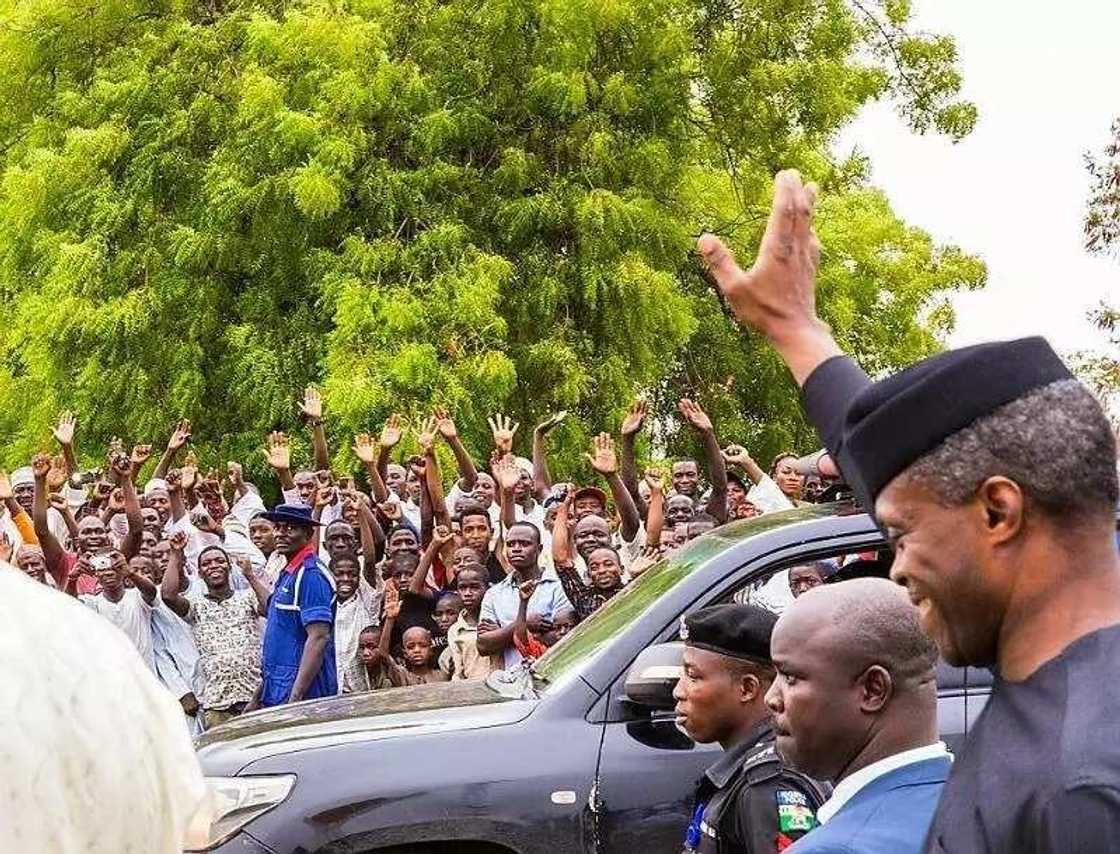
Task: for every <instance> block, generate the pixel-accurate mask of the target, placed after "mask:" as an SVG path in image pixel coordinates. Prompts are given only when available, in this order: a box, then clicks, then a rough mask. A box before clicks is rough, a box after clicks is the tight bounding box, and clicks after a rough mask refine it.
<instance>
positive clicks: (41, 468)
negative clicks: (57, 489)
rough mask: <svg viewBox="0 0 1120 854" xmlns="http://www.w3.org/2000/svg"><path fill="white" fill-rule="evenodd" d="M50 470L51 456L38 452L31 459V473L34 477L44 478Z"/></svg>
mask: <svg viewBox="0 0 1120 854" xmlns="http://www.w3.org/2000/svg"><path fill="white" fill-rule="evenodd" d="M50 470H51V458H50V457H48V456H47V455H46V454H44V453H38V454H36V455H35V456H34V457H33V458H32V459H31V473H32V474H33V475H34V476H35V479H36V480H38V479H46V477H47V475H48V474H49V473H50Z"/></svg>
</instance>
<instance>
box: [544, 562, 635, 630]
mask: <svg viewBox="0 0 1120 854" xmlns="http://www.w3.org/2000/svg"><path fill="white" fill-rule="evenodd" d="M556 574H557V575H558V576H560V584H561V585H562V586H563V587H564V595H566V596H567V597H568V601H569V602H571V603H572V607H573V608H575V609H576V616H577V617H578V618H579V619H580V620H585V619H587V618H588V617H589V616H591V615H592V614H594V613H595V612H596V611H598V610H599V609H600V608H602V607H603V605H604V603H606V602H607V600H608V599H610V598H611V597H612V596H614V594H616V593H617V592H618V591H619V590H621V589H622V582H621V581H620V582H619V583H618V585H617V586H615V587H612V588H610V589H609V590H602V589H601V588H598V587H595V586H594V585H591V584H588V583H587V582H586V581H584V580H583V579H582V578H580V577H579V572H577V571H576V568H575V567H574V566H558V567H556Z"/></svg>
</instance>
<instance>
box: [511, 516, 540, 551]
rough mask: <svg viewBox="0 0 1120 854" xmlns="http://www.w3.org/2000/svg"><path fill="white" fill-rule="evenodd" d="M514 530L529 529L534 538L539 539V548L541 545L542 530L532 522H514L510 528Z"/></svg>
mask: <svg viewBox="0 0 1120 854" xmlns="http://www.w3.org/2000/svg"><path fill="white" fill-rule="evenodd" d="M514 528H528V529H529V530H531V531H532V532H533V536H534V537H536V538H537V545H538V546H539V545H540V544H541V529H540V528H538V527H537V526H536V525H534V524H533V523H532V522H514V523H513V524H512V525H510V526H509V530H510V531H512V530H513V529H514Z"/></svg>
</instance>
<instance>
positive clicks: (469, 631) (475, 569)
mask: <svg viewBox="0 0 1120 854" xmlns="http://www.w3.org/2000/svg"><path fill="white" fill-rule="evenodd" d="M457 578H458V582H459V593H458V597H459V601H460V603H461V605H462V608H461V610H460V611H459V613H458V614H457V615H456V620H455V622H454V623H452V625H451V626H449V627H448V629H447V649H446V650H445V651H444V653H443V655H442V656H441V657H440V669H441V670H442V671H443V672H444V673H446V674H448V675H449V676H450V677H451V678H452V679H453V680H456V681H458V680H463V679H485V678H486V677H487V676H489V675H490V673H491V671H493V670H494V663H493V660H492V659H491V658H490V657H489V656H483V655H479V654H478V618H479V614H480V613H481V611H482V597H483V596H484V595H485V594H486V590H487V589H488V588H489V586H490V584H489V573H487V571H486V567H484V566H483V565H482V564H481V563H478V562H477V560H476V561H475V562H474V563H471V564H467V565H465V566H463V568H461V569H460V570H459V573H458V576H457Z"/></svg>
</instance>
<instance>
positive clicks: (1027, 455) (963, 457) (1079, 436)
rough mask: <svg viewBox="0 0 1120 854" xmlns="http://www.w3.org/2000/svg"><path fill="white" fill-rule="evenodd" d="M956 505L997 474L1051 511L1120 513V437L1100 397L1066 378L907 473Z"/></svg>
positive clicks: (959, 435)
mask: <svg viewBox="0 0 1120 854" xmlns="http://www.w3.org/2000/svg"><path fill="white" fill-rule="evenodd" d="M903 474H904V476H906V477H909V478H910V479H911V480H912V481H913V482H914V483H917V484H919V485H921V486H924V487H925V488H927V489H929V490H930V491H932V492H933V493H934V494H935V495H936V496H937V497H938V500H940V501H941V502H942V503H943V504H945V505H946V506H949V507H955V506H960V505H962V504H965V503H967V502H968V501H969V500H970V499H971V498H972V496H973V495H974V494H975V493H976V490H977V488H978V487H979V486H980V484H982V483H983V482H984V481H985V480H987V479H988V478H990V477H996V476H1003V477H1006V478H1009V479H1010V480H1013V481H1014V482H1015V483H1017V484H1018V485H1019V486H1020V487H1021V488H1022V490H1023V492H1024V493H1026V495H1027V497H1028V499H1029V500H1030V501H1032V502H1033V503H1035V504H1037V505H1038V506H1039V507H1041V508H1042V509H1043V511H1044V512H1046V513H1048V514H1050V515H1052V516H1057V517H1062V518H1067V517H1074V516H1077V515H1079V514H1083V513H1085V512H1086V511H1088V512H1096V513H1100V512H1101V511H1108V512H1112V511H1113V510H1114V509H1115V507H1116V502H1117V497H1118V493H1120V488H1118V485H1117V476H1116V440H1115V438H1114V436H1113V434H1112V428H1111V427H1110V425H1109V423H1108V419H1107V418H1106V417H1105V414H1104V411H1103V410H1102V409H1101V406H1100V404H1099V403H1098V402H1097V400H1096V398H1094V397H1093V395H1092V394H1091V393H1090V392H1089V391H1088V389H1086V388H1085V387H1084V386H1083V385H1081V383H1079V382H1077V381H1076V380H1061V381H1059V382H1056V383H1051V384H1050V385H1046V386H1043V387H1042V388H1039V389H1037V390H1035V391H1033V392H1031V393H1030V394H1027V395H1025V396H1024V397H1021V398H1019V399H1018V400H1014V401H1012V402H1011V403H1008V404H1006V405H1004V406H1002V407H1000V408H999V409H997V410H995V411H994V412H992V413H991V414H989V415H986V416H984V417H983V418H980V419H978V420H976V421H975V422H973V423H972V424H971V425H969V426H968V427H965V428H964V429H963V430H958V431H957V432H956V433H954V434H953V435H951V436H950V437H949V438H947V439H946V440H945V441H943V442H942V443H941V444H940V445H938V446H937V447H936V448H934V449H933V450H932V451H930V452H929V453H928V454H926V455H925V456H924V457H922V458H921V459H919V460H918V461H917V462H915V463H913V464H912V465H911V466H910V467H909V468H908V469H906V470H905V472H903Z"/></svg>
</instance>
